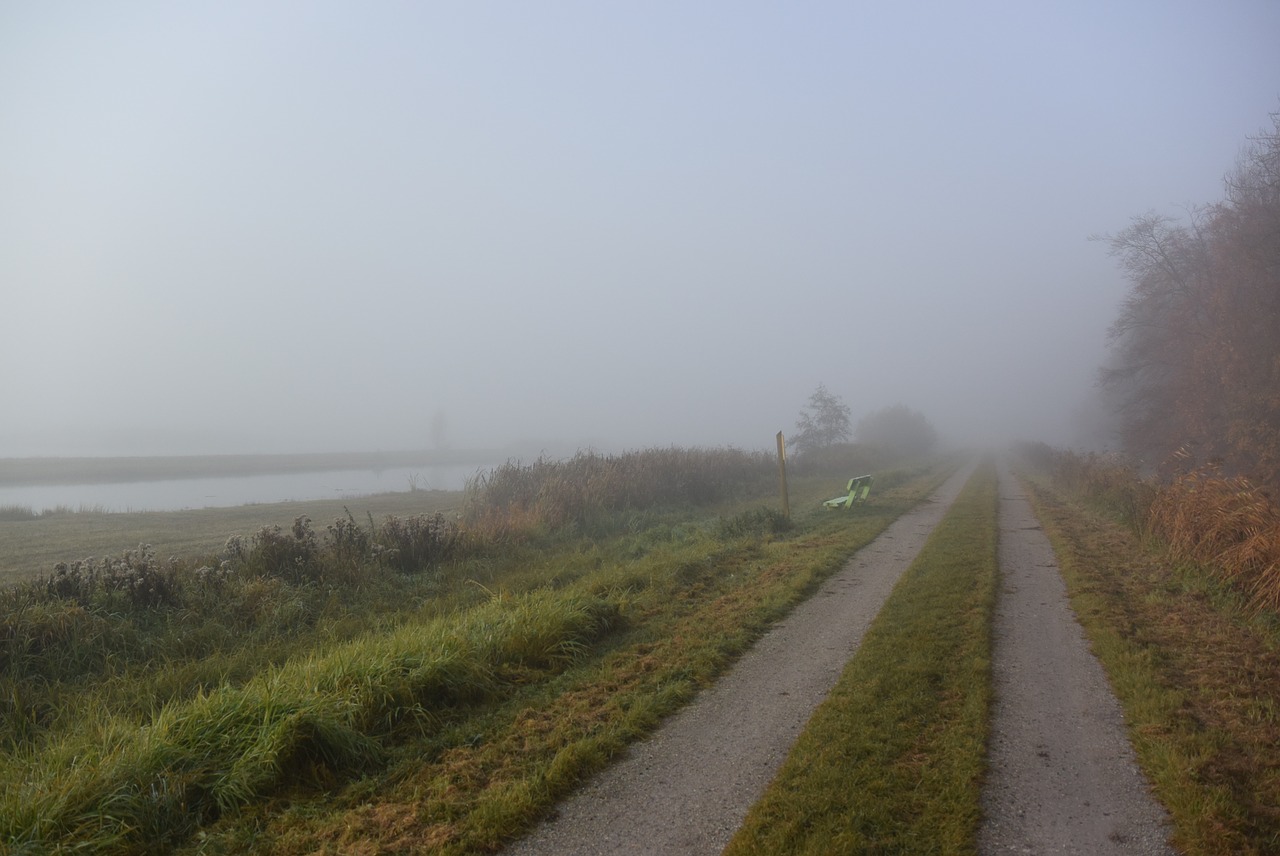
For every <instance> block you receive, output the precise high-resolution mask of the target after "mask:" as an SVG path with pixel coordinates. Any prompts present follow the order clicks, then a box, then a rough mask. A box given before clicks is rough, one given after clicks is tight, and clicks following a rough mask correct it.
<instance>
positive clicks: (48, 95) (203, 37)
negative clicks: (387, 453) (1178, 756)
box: [0, 0, 1280, 457]
mask: <svg viewBox="0 0 1280 856" xmlns="http://www.w3.org/2000/svg"><path fill="white" fill-rule="evenodd" d="M1277 45H1280V3H1277V2H1275V0H1227V2H1208V0H1198V2H1177V0H1150V2H1139V0H1127V1H1126V0H1107V2H1089V0H1083V2H1082V0H1074V2H1063V3H1052V4H1050V3H1032V2H1026V0H1010V2H966V3H955V2H929V3H922V2H903V3H885V2H880V3H868V2H858V3H854V2H826V3H822V2H788V3H757V2H738V0H735V1H734V2H653V1H652V0H645V2H617V3H613V2H575V3H570V2H534V3H528V2H501V3H500V2H471V1H470V0H468V2H454V3H435V2H421V3H407V2H403V3H392V2H363V3H355V2H350V3H324V2H296V3H288V2H262V0H255V2H226V0H220V2H216V3H215V2H206V3H173V2H153V3H147V2H126V1H125V0H121V2H109V3H100V2H79V3H72V2H51V0H31V2H23V0H4V2H0V402H2V404H0V407H2V408H3V410H2V411H0V457H3V456H24V455H56V454H66V455H70V454H149V453H157V454H158V453H184V452H241V451H272V452H275V451H291V450H296V451H326V450H335V451H336V450H375V449H401V448H416V447H423V446H427V445H430V443H431V442H432V424H433V421H434V420H436V419H437V414H443V415H444V416H443V420H444V425H445V426H446V431H447V435H448V438H449V440H450V441H451V442H452V443H453V444H454V445H458V446H476V445H495V444H505V443H509V442H516V441H526V440H527V441H532V442H535V443H541V444H545V445H548V446H550V445H551V444H561V443H563V444H568V445H569V446H570V447H573V446H576V445H584V444H594V445H595V446H596V447H598V448H605V449H617V448H636V447H643V446H654V445H659V446H665V445H670V444H679V445H712V446H715V445H735V446H742V447H747V448H757V447H758V448H768V447H770V445H771V444H772V442H773V434H774V432H776V431H778V430H780V429H781V430H787V431H789V430H791V429H792V428H793V426H794V424H795V421H796V416H797V415H798V413H799V411H800V409H801V407H802V406H803V405H804V404H805V401H806V399H807V398H808V395H809V393H810V392H811V391H812V390H813V388H814V387H815V386H816V385H817V384H818V383H819V382H822V383H825V384H826V385H827V387H828V388H829V389H830V390H831V391H832V392H834V393H836V394H838V395H840V396H841V397H843V398H844V400H845V401H846V402H847V403H848V404H849V405H850V407H851V408H852V410H853V414H854V416H855V418H857V417H858V416H861V415H863V414H864V413H866V412H869V411H871V410H875V409H879V408H881V407H884V406H887V405H891V404H894V403H898V402H902V403H905V404H908V405H910V406H912V407H915V408H916V409H919V410H922V411H923V412H924V413H925V414H926V415H927V416H929V417H930V419H931V420H932V421H933V422H934V424H935V425H936V426H937V427H938V429H939V431H940V432H941V433H942V434H943V435H944V436H946V437H948V438H951V439H955V440H970V439H974V438H977V437H979V436H982V435H984V434H986V433H989V432H993V433H998V434H999V435H1008V434H1013V435H1017V436H1022V437H1031V438H1039V439H1046V440H1049V441H1051V442H1069V441H1071V440H1072V439H1073V436H1072V435H1073V431H1074V424H1075V423H1076V422H1077V421H1078V418H1079V417H1078V414H1079V412H1080V409H1081V407H1082V405H1083V403H1084V402H1085V401H1087V400H1088V399H1089V397H1090V395H1091V392H1092V390H1091V388H1092V385H1093V381H1094V376H1095V370H1096V366H1097V365H1098V364H1099V362H1100V361H1101V360H1102V358H1103V347H1104V343H1105V332H1106V327H1107V325H1108V324H1109V323H1110V321H1111V319H1112V317H1113V315H1114V313H1115V310H1116V308H1117V306H1118V304H1119V302H1120V300H1121V299H1122V297H1123V295H1124V292H1125V288H1126V285H1125V283H1124V281H1123V279H1122V278H1121V276H1120V273H1119V271H1118V270H1117V268H1116V267H1115V265H1114V263H1113V261H1112V260H1111V259H1109V258H1108V257H1107V255H1106V247H1105V246H1104V245H1103V244H1100V243H1098V242H1090V241H1089V240H1088V237H1089V236H1090V235H1091V234H1095V233H1101V232H1108V231H1116V230H1118V229H1121V228H1124V226H1125V225H1126V224H1127V223H1128V221H1129V219H1130V218H1131V217H1132V216H1134V215H1138V214H1141V213H1143V212H1145V211H1148V210H1151V209H1154V210H1157V211H1160V212H1163V213H1169V214H1178V213H1179V211H1180V206H1188V205H1195V204H1200V203H1209V202H1215V201H1218V200H1219V199H1221V197H1222V178H1223V176H1224V174H1225V173H1226V172H1227V171H1228V170H1230V169H1231V167H1232V166H1233V164H1234V162H1235V159H1236V156H1237V154H1238V152H1239V150H1240V147H1241V146H1242V145H1243V144H1244V143H1245V142H1246V139H1247V137H1248V136H1249V135H1251V134H1255V133H1257V132H1258V131H1259V130H1260V129H1262V128H1263V127H1265V126H1267V125H1269V120H1268V114H1269V113H1272V112H1275V111H1276V110H1280V49H1277Z"/></svg>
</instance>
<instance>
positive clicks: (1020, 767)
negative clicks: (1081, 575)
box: [979, 468, 1175, 856]
mask: <svg viewBox="0 0 1280 856" xmlns="http://www.w3.org/2000/svg"><path fill="white" fill-rule="evenodd" d="M1000 570H1001V581H1000V589H999V596H998V600H997V608H996V617H995V627H994V638H995V643H994V651H993V657H992V660H993V673H994V680H995V709H994V712H993V716H992V724H991V729H992V730H991V741H990V745H989V755H988V762H989V772H988V776H987V783H986V788H985V790H984V792H983V814H984V818H985V820H984V823H983V827H982V830H981V834H980V837H979V852H980V853H983V854H1004V853H1036V854H1052V853H1081V854H1093V855H1094V856H1106V855H1107V854H1148V853H1151V854H1165V853H1174V852H1175V851H1174V850H1173V849H1172V848H1170V847H1169V846H1168V844H1166V841H1167V839H1168V837H1169V833H1170V831H1171V830H1170V827H1169V823H1168V820H1167V818H1166V816H1165V812H1164V809H1163V808H1161V807H1160V806H1159V805H1158V804H1157V803H1156V801H1155V800H1154V799H1153V798H1152V796H1151V794H1150V790H1149V788H1148V785H1147V782H1146V779H1145V778H1144V777H1143V774H1142V771H1141V770H1140V769H1139V768H1138V765H1137V761H1136V760H1135V757H1134V753H1133V749H1132V747H1131V746H1130V745H1129V741H1128V738H1127V737H1126V736H1125V729H1124V716H1123V714H1122V712H1121V709H1120V705H1119V703H1118V702H1117V701H1116V698H1115V696H1114V694H1113V693H1112V691H1111V686H1110V684H1108V683H1107V678H1106V675H1105V674H1104V673H1103V671H1102V666H1101V665H1100V664H1099V663H1098V661H1097V659H1096V658H1095V657H1094V656H1093V654H1092V653H1091V652H1090V650H1089V645H1088V642H1087V640H1086V639H1085V636H1084V632H1083V630H1082V629H1081V627H1080V625H1079V623H1078V622H1077V621H1076V617H1075V613H1074V612H1072V611H1071V607H1070V605H1069V602H1068V600H1067V593H1066V586H1065V585H1064V584H1063V582H1062V577H1061V575H1060V573H1059V570H1058V564H1057V560H1056V559H1055V558H1054V555H1053V550H1052V548H1051V547H1050V545H1049V539H1048V537H1046V535H1045V534H1044V532H1043V531H1042V530H1041V528H1040V525H1039V523H1038V521H1037V520H1036V518H1035V516H1034V514H1033V513H1032V510H1031V505H1030V503H1028V501H1027V498H1026V494H1025V493H1024V492H1023V490H1022V488H1021V486H1020V485H1019V484H1018V482H1017V480H1016V479H1014V478H1013V477H1012V476H1011V475H1010V474H1009V472H1008V471H1007V470H1006V469H1004V468H1002V469H1001V474H1000Z"/></svg>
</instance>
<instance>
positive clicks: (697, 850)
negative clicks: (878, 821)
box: [506, 469, 1173, 856]
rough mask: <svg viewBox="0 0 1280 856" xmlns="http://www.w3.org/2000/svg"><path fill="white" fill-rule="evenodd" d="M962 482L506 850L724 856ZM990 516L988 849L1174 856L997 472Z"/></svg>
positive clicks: (1026, 522) (1044, 557) (890, 533)
mask: <svg viewBox="0 0 1280 856" xmlns="http://www.w3.org/2000/svg"><path fill="white" fill-rule="evenodd" d="M971 472H972V470H970V469H966V470H964V471H963V472H961V473H957V474H956V475H955V476H953V477H952V478H951V479H949V480H948V481H947V483H946V484H945V485H944V486H943V487H942V488H941V489H940V490H939V491H938V492H937V493H936V494H935V495H934V496H933V497H931V498H930V499H929V500H928V501H926V502H925V503H923V504H922V505H921V506H920V507H918V508H917V509H915V510H913V511H912V512H910V513H909V514H907V515H905V516H903V517H902V518H901V519H899V520H898V521H897V522H895V523H894V524H893V525H892V526H891V527H890V528H889V529H888V530H886V531H885V532H884V533H883V534H882V535H881V536H880V537H879V538H877V539H876V541H874V542H873V543H872V544H870V545H869V546H868V547H866V548H865V549H863V550H862V551H861V552H859V553H858V555H857V556H855V557H854V558H853V559H852V560H850V562H849V563H848V565H846V567H845V568H844V569H843V570H842V571H840V572H839V573H838V574H837V575H836V576H834V577H832V578H831V579H830V580H829V581H828V582H827V583H826V584H825V585H824V586H823V587H822V589H821V590H820V591H819V592H818V593H817V594H816V595H815V596H814V597H812V598H811V599H810V600H808V601H807V602H806V603H804V604H802V605H800V606H799V607H797V609H796V610H795V611H794V612H793V613H792V614H791V615H790V616H789V617H788V618H787V619H786V620H785V621H783V622H782V623H780V624H779V625H777V626H776V627H775V628H774V629H773V630H772V631H770V633H769V634H768V635H766V636H765V637H764V638H763V639H762V640H761V641H760V642H759V643H757V645H756V646H755V647H753V648H752V650H751V651H750V652H748V654H747V655H746V656H744V657H743V658H742V660H740V661H739V663H738V664H737V666H735V667H734V669H733V670H732V671H731V672H730V673H729V674H727V675H726V676H725V677H724V678H723V679H721V680H720V681H719V682H718V683H717V684H716V685H715V686H714V687H713V688H711V689H710V690H708V691H706V692H704V693H703V694H701V695H700V696H699V697H698V699H696V700H695V702H694V703H693V704H691V705H690V706H689V707H687V708H686V709H685V710H684V711H682V712H681V713H679V714H677V715H676V716H674V717H672V718H671V719H670V720H668V721H667V722H666V723H665V724H664V725H663V726H662V727H661V728H660V729H659V730H658V731H657V732H655V734H654V735H653V736H652V737H651V738H650V739H648V740H646V741H644V742H642V743H640V744H637V745H636V746H634V747H632V748H631V749H630V750H629V751H628V753H627V754H626V755H625V756H624V757H623V758H622V759H621V760H620V761H619V762H618V763H616V764H615V765H614V766H612V767H611V768H609V769H608V770H606V771H605V772H604V773H602V774H601V775H599V776H597V777H596V778H595V779H593V780H592V781H590V782H588V783H587V784H586V785H585V786H584V787H583V788H582V789H581V790H580V791H579V792H578V793H577V794H576V795H575V796H574V797H572V798H571V799H569V800H568V801H566V802H565V803H564V804H563V805H562V806H561V808H560V811H559V812H558V814H557V815H556V816H555V817H554V818H552V819H551V820H550V821H548V822H547V823H544V824H542V825H541V826H539V827H538V828H537V829H535V830H534V831H533V832H532V833H531V834H530V835H529V836H528V837H527V838H525V839H523V840H521V841H518V842H516V843H515V844H513V845H512V846H511V847H510V848H508V850H507V851H506V852H507V853H508V854H512V856H552V854H554V856H573V854H680V855H681V856H684V854H714V853H719V852H720V851H721V850H722V849H723V848H724V846H725V845H726V844H727V843H728V842H729V839H730V838H731V837H732V836H733V833H734V832H735V831H736V829H737V827H738V825H739V824H740V823H741V820H742V818H743V816H744V815H745V814H746V812H747V810H748V809H749V808H750V806H751V804H752V803H753V802H754V801H755V800H756V799H757V798H758V797H759V795H760V794H761V793H762V792H763V791H764V789H765V787H766V786H767V785H768V783H769V781H770V779H771V778H772V777H773V775H774V773H775V772H776V770H777V768H778V767H779V766H780V765H781V763H782V761H783V760H784V758H785V757H786V755H787V753H788V752H789V751H790V748H791V745H792V743H794V741H795V739H796V737H797V736H798V735H799V733H800V731H801V730H802V729H803V728H804V726H805V723H806V722H807V720H808V718H809V716H810V714H811V713H812V712H813V710H814V708H816V707H817V705H818V704H819V703H820V702H821V701H822V699H823V698H825V696H826V694H827V693H828V692H829V691H830V689H831V687H832V686H833V685H834V683H835V681H836V679H837V678H838V677H839V675H840V673H841V671H842V670H843V668H844V665H845V663H846V661H847V660H848V659H849V657H850V656H851V655H852V654H853V652H854V651H855V650H856V649H857V647H858V644H859V642H860V641H861V639H862V635H863V633H864V632H865V631H866V628H867V627H868V626H869V625H870V623H871V621H872V620H873V619H874V618H875V615H876V613H877V612H879V610H880V607H881V606H882V605H883V603H884V601H885V599H886V598H887V597H888V595H889V592H890V591H891V590H892V588H893V585H894V583H895V582H896V581H897V579H898V577H899V576H900V575H901V574H902V572H903V571H904V570H905V569H906V568H907V567H908V566H909V565H910V564H911V562H912V560H913V559H914V558H915V556H916V554H917V553H918V552H919V551H920V548H921V547H922V546H923V545H924V542H925V540H926V539H927V537H928V535H929V533H930V532H932V531H933V528H934V527H935V526H936V525H937V523H938V522H939V521H940V520H941V519H942V516H943V514H944V513H945V512H946V510H947V509H948V508H949V507H950V505H951V502H952V501H953V500H954V499H955V497H956V495H957V494H958V493H959V492H960V489H961V488H962V487H963V485H964V481H965V479H967V477H968V476H969V474H970V473H971ZM1000 514H1001V517H1000V532H1001V542H1002V543H1001V553H1000V561H1001V565H1002V584H1001V594H1000V602H999V608H998V617H997V624H996V628H995V636H996V650H995V659H996V662H995V664H994V672H995V680H996V692H997V696H998V698H997V708H996V711H995V717H994V721H993V725H992V728H993V733H992V745H991V765H992V769H991V776H990V779H989V781H988V786H987V789H986V791H985V792H984V804H983V807H984V811H985V812H986V815H987V820H986V823H985V824H984V826H983V829H982V831H981V837H980V842H979V845H980V850H981V852H982V853H984V854H985V853H990V854H997V853H1036V854H1041V853H1046V854H1047V853H1090V854H1107V853H1143V854H1145V853H1172V852H1173V851H1172V850H1170V849H1168V848H1167V846H1165V845H1164V843H1163V842H1164V840H1165V838H1166V836H1167V833H1168V828H1167V822H1166V821H1165V820H1164V817H1163V811H1162V810H1161V809H1160V808H1159V807H1158V806H1157V805H1156V804H1155V803H1154V802H1153V801H1152V800H1151V799H1150V798H1149V797H1148V796H1147V788H1146V785H1145V782H1144V781H1143V779H1142V777H1141V774H1140V772H1139V771H1138V770H1137V767H1136V764H1135V763H1134V761H1133V758H1132V751H1131V750H1130V749H1129V746H1128V743H1127V741H1126V740H1125V738H1124V734H1123V722H1122V719H1121V718H1120V714H1119V706H1118V704H1117V703H1116V701H1115V699H1114V697H1113V696H1112V694H1111V692H1110V688H1109V686H1108V685H1107V683H1106V680H1105V678H1104V677H1103V675H1102V671H1101V667H1100V666H1099V665H1098V663H1097V662H1096V660H1095V659H1094V658H1093V656H1092V655H1091V654H1089V652H1088V649H1087V645H1086V643H1085V640H1084V637H1083V634H1082V633H1081V631H1080V628H1079V626H1078V624H1076V622H1075V619H1074V615H1073V614H1072V613H1071V611H1070V608H1069V606H1068V605H1067V599H1066V592H1065V588H1064V587H1063V585H1062V582H1061V579H1060V577H1059V575H1058V574H1057V572H1056V570H1057V566H1056V563H1055V561H1054V558H1053V554H1052V551H1051V550H1050V548H1049V544H1048V540H1047V538H1045V536H1044V533H1043V532H1041V531H1039V527H1038V524H1037V523H1036V521H1035V519H1034V517H1033V516H1032V513H1031V509H1030V506H1029V504H1028V503H1027V501H1026V498H1025V496H1023V494H1022V492H1021V489H1020V488H1019V487H1018V486H1017V484H1016V482H1014V481H1013V480H1012V479H1011V478H1010V477H1009V476H1008V474H1007V473H1006V472H1002V476H1001V507H1000Z"/></svg>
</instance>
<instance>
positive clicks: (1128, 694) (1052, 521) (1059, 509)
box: [1024, 470, 1280, 856]
mask: <svg viewBox="0 0 1280 856" xmlns="http://www.w3.org/2000/svg"><path fill="white" fill-rule="evenodd" d="M1024 475H1027V473H1025V472H1024ZM1129 478H1130V479H1132V477H1131V476H1130V477H1129ZM1088 482H1093V483H1102V482H1105V485H1104V486H1105V487H1106V490H1105V491H1103V492H1099V491H1095V490H1086V488H1087V487H1089V484H1088ZM1026 483H1027V484H1028V486H1029V487H1030V488H1031V491H1030V493H1031V499H1032V502H1033V505H1034V506H1035V509H1036V513H1037V515H1038V517H1039V518H1040V520H1041V522H1042V523H1043V524H1044V526H1045V531H1046V532H1047V534H1048V535H1049V538H1050V540H1051V541H1052V542H1053V546H1054V550H1055V552H1056V553H1057V556H1058V560H1059V564H1060V566H1061V568H1062V573H1063V577H1064V579H1065V580H1066V583H1067V590H1068V593H1069V595H1070V598H1071V602H1072V606H1073V607H1074V609H1075V611H1076V614H1077V616H1078V617H1079V618H1080V621H1081V623H1082V624H1083V625H1084V628H1085V631H1086V633H1087V634H1088V636H1089V639H1090V642H1091V643H1092V647H1093V650H1094V653H1095V654H1096V655H1097V656H1098V658H1099V659H1100V660H1101V661H1102V663H1103V666H1104V667H1105V668H1106V671H1107V674H1108V676H1109V678H1110V680H1111V684H1112V686H1113V688H1114V689H1115V691H1116V695H1117V696H1118V697H1119V699H1120V702H1121V704H1122V705H1123V707H1124V711H1125V721H1126V723H1127V724H1128V728H1129V735H1130V739H1131V740H1132V741H1133V744H1134V747H1135V749H1136V751H1137V753H1138V756H1139V759H1140V762H1141V764H1142V766H1143V768H1144V769H1145V771H1146V773H1147V776H1148V778H1149V779H1150V780H1151V781H1152V784H1153V786H1154V788H1155V790H1156V792H1157V794H1158V795H1159V797H1160V801H1161V802H1162V803H1163V804H1164V805H1165V806H1166V807H1167V808H1168V810H1169V812H1170V814H1171V816H1172V819H1173V823H1174V828H1175V833H1174V843H1175V845H1176V846H1177V847H1178V848H1179V849H1180V850H1181V851H1182V852H1185V853H1188V854H1206V856H1208V854H1214V856H1217V854H1221V856H1226V854H1268V853H1276V852H1280V808H1277V807H1278V806H1280V777H1278V776H1277V775H1276V770H1280V617H1278V616H1277V614H1276V613H1275V612H1274V611H1273V610H1271V609H1268V608H1265V607H1262V606H1260V605H1259V604H1258V601H1257V600H1256V599H1253V598H1250V597H1249V596H1248V594H1247V593H1246V592H1242V591H1241V590H1240V589H1238V588H1236V587H1235V586H1233V585H1232V584H1231V582H1230V581H1229V579H1230V577H1229V576H1228V575H1224V574H1223V573H1222V572H1221V571H1220V570H1218V569H1215V568H1213V567H1207V566H1203V565H1198V564H1195V563H1192V562H1189V561H1187V560H1185V559H1180V558H1177V557H1176V555H1175V554H1174V552H1173V551H1171V550H1170V548H1169V546H1168V545H1167V544H1166V543H1165V542H1164V541H1162V540H1160V539H1159V538H1157V537H1155V536H1154V535H1151V534H1147V531H1146V529H1145V527H1144V528H1142V529H1138V528H1135V525H1134V524H1135V522H1141V520H1143V519H1145V518H1143V517H1141V516H1140V517H1139V518H1137V519H1136V520H1135V517H1134V515H1133V514H1132V509H1133V508H1134V502H1133V499H1132V498H1133V497H1134V496H1135V495H1136V494H1140V493H1141V494H1146V495H1150V494H1151V493H1152V490H1151V488H1150V487H1148V486H1145V485H1143V484H1134V483H1132V481H1129V482H1126V481H1125V477H1124V476H1123V475H1121V474H1117V473H1116V472H1114V471H1111V470H1108V471H1106V472H1104V473H1102V474H1101V475H1098V474H1094V475H1091V476H1090V478H1089V479H1086V480H1067V481H1065V482H1059V483H1055V482H1051V481H1050V480H1049V477H1048V476H1047V474H1045V473H1044V472H1031V475H1030V477H1028V478H1026ZM1117 497H1119V501H1116V498H1117Z"/></svg>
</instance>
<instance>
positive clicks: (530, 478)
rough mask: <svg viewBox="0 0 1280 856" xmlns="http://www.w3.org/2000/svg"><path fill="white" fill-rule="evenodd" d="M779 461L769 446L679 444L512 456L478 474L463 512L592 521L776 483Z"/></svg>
mask: <svg viewBox="0 0 1280 856" xmlns="http://www.w3.org/2000/svg"><path fill="white" fill-rule="evenodd" d="M775 466H776V465H775V463H774V461H773V458H772V456H770V455H769V454H768V453H766V452H746V451H742V450H739V449H681V448H675V447H672V448H667V449H652V450H646V451H641V452H627V453H625V454H621V455H601V454H598V453H595V452H580V453H579V454H577V455H575V456H574V457H572V458H569V459H568V460H551V459H547V458H540V459H538V460H537V461H535V462H533V463H532V464H521V463H519V462H517V461H509V462H507V463H506V464H504V465H502V466H500V467H497V468H495V469H493V470H491V471H489V472H487V473H481V474H479V475H477V477H476V478H475V479H474V480H473V481H472V483H471V485H470V486H469V493H470V494H471V502H470V505H469V509H468V512H467V514H466V515H465V518H464V519H466V520H467V521H468V522H470V523H472V524H474V525H476V526H477V527H483V526H484V524H485V523H486V522H487V521H491V520H492V519H494V518H498V519H502V520H511V519H513V518H515V519H519V520H522V521H524V522H525V524H526V525H529V526H531V527H549V528H559V527H564V526H575V527H579V528H581V527H588V528H589V527H592V526H594V525H598V524H600V523H601V522H603V521H605V520H607V519H609V517H610V515H612V514H614V513H616V512H620V511H627V510H633V509H641V508H649V507H652V506H656V505H663V506H682V505H683V506H700V505H707V504H709V503H712V502H719V501H722V500H726V499H730V498H734V497H740V496H750V495H757V494H759V493H760V491H761V490H767V489H771V487H772V485H773V483H774V481H775V480H776V470H775Z"/></svg>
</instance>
